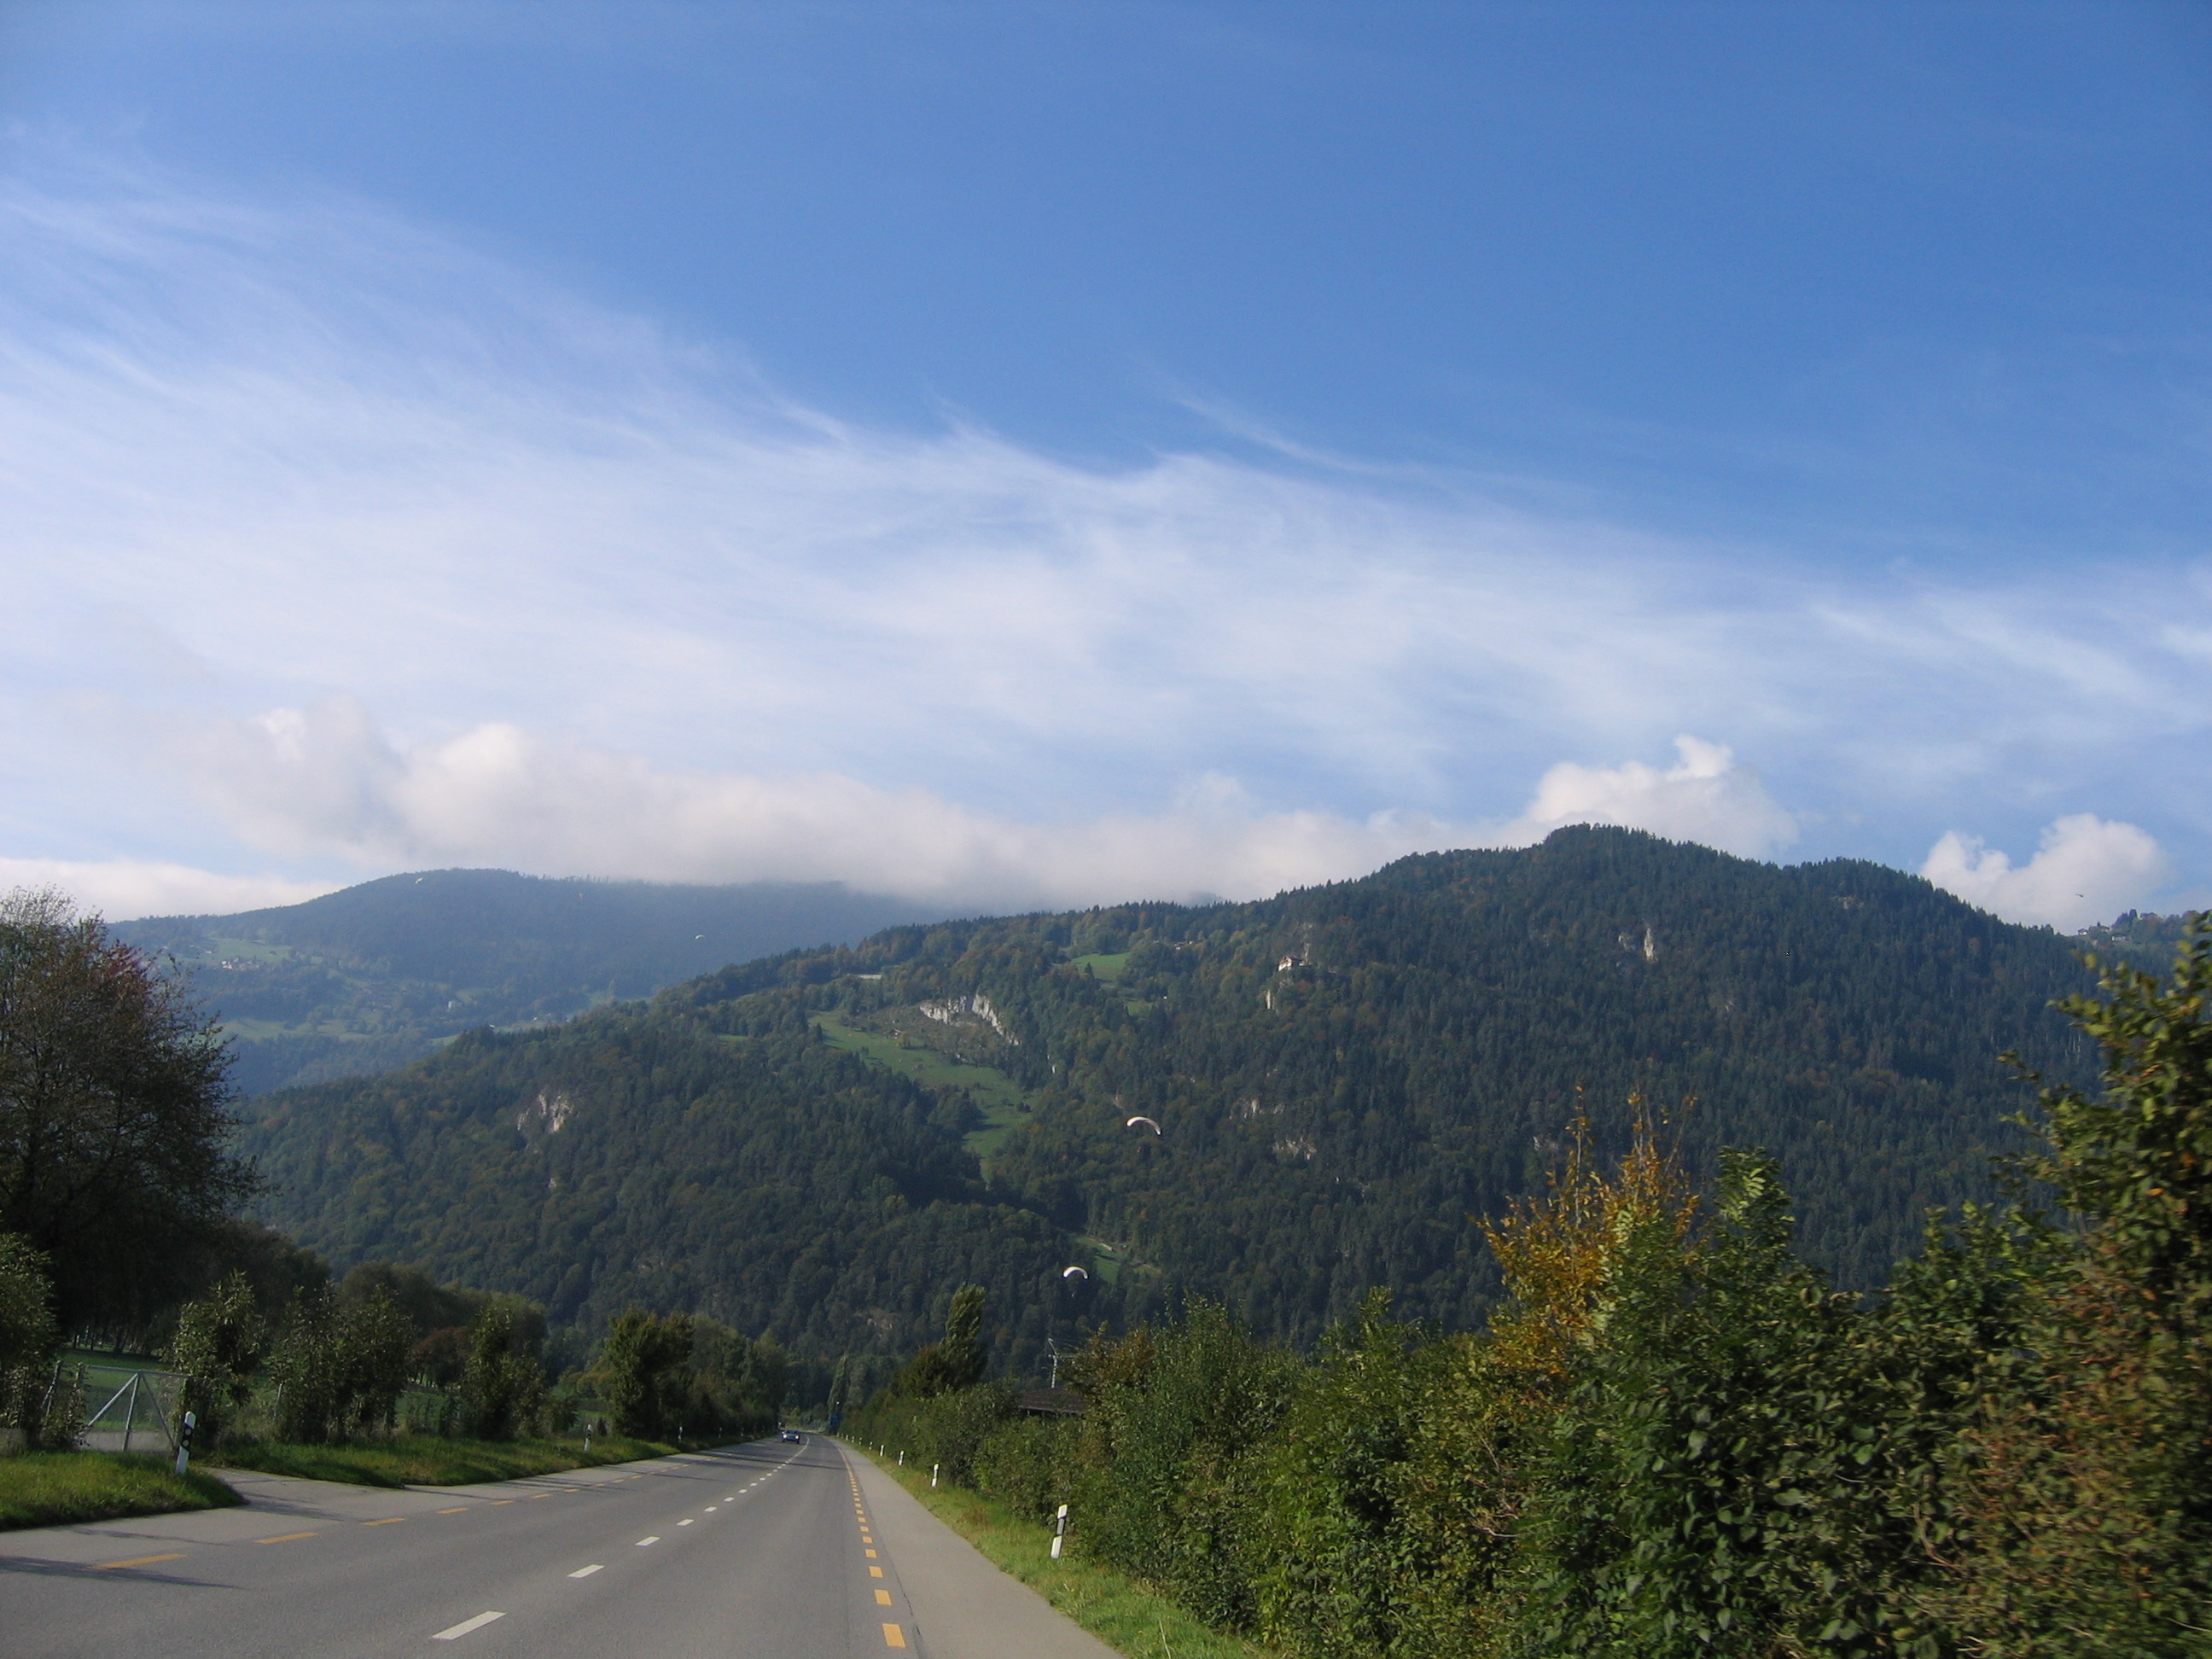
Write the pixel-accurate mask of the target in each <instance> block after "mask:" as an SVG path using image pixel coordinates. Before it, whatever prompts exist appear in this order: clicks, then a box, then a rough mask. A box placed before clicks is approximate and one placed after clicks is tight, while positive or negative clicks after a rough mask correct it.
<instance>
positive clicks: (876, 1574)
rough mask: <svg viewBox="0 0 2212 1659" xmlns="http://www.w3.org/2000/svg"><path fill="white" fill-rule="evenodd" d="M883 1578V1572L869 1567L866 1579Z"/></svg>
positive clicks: (877, 1568) (878, 1568)
mask: <svg viewBox="0 0 2212 1659" xmlns="http://www.w3.org/2000/svg"><path fill="white" fill-rule="evenodd" d="M883 1576H884V1570H883V1569H882V1568H881V1567H870V1568H869V1569H868V1577H871V1578H880V1577H883Z"/></svg>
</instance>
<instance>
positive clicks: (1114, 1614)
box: [842, 1442, 1275, 1659]
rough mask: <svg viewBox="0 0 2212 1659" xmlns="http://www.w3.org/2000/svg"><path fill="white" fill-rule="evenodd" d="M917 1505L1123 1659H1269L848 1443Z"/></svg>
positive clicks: (962, 1492) (1048, 1539) (991, 1502)
mask: <svg viewBox="0 0 2212 1659" xmlns="http://www.w3.org/2000/svg"><path fill="white" fill-rule="evenodd" d="M842 1444H843V1445H844V1446H845V1449H847V1450H848V1451H851V1452H854V1453H857V1454H858V1455H860V1456H862V1457H866V1458H867V1459H868V1460H869V1461H870V1462H872V1463H874V1464H875V1466H876V1467H877V1468H879V1469H881V1470H882V1471H883V1472H884V1474H888V1475H890V1477H891V1478H892V1479H894V1480H896V1481H897V1482H898V1483H899V1484H900V1485H901V1486H904V1487H905V1488H906V1489H907V1490H908V1492H912V1493H913V1494H914V1496H915V1498H918V1499H920V1500H921V1503H922V1504H923V1505H924V1506H925V1507H927V1509H928V1510H929V1512H930V1513H931V1514H933V1515H934V1516H936V1517H937V1518H938V1519H939V1520H940V1521H942V1522H945V1525H946V1526H948V1527H950V1528H952V1530H953V1531H955V1532H957V1533H958V1534H960V1535H961V1536H962V1537H963V1538H964V1539H966V1540H967V1541H969V1543H971V1544H973V1545H974V1546H975V1548H976V1550H977V1552H978V1553H980V1554H981V1556H982V1557H983V1559H985V1560H987V1561H988V1562H990V1564H991V1565H993V1566H994V1567H996V1568H998V1569H999V1570H1000V1571H1001V1572H1005V1573H1010V1574H1012V1576H1013V1577H1016V1578H1018V1579H1020V1580H1021V1582H1022V1583H1024V1584H1027V1585H1028V1586H1029V1587H1030V1589H1033V1590H1035V1591H1036V1593H1037V1594H1038V1595H1042V1596H1043V1597H1044V1599H1045V1600H1046V1601H1049V1602H1051V1603H1052V1605H1053V1606H1054V1607H1056V1608H1058V1609H1059V1610H1060V1612H1062V1613H1066V1615H1067V1616H1068V1617H1069V1618H1070V1619H1073V1620H1074V1621H1075V1622H1076V1623H1077V1624H1079V1625H1080V1626H1083V1628H1084V1629H1085V1630H1087V1631H1089V1632H1091V1634H1092V1635H1093V1636H1095V1637H1097V1638H1098V1639H1099V1640H1100V1641H1102V1642H1103V1643H1105V1644H1107V1645H1108V1646H1109V1647H1113V1648H1118V1649H1120V1650H1121V1651H1122V1652H1123V1653H1125V1654H1127V1655H1128V1656H1129V1659H1275V1656H1274V1653H1273V1650H1272V1649H1268V1648H1263V1647H1261V1646H1259V1645H1257V1644H1255V1643H1251V1642H1248V1641H1246V1640H1245V1639H1244V1638H1243V1637H1241V1636H1231V1635H1230V1634H1228V1633H1227V1632H1224V1631H1218V1630H1215V1629H1214V1628H1213V1627H1212V1626H1209V1625H1203V1624H1200V1622H1199V1621H1198V1620H1195V1619H1194V1618H1192V1617H1191V1616H1190V1614H1189V1613H1186V1612H1184V1611H1183V1610H1182V1608H1181V1607H1177V1606H1176V1604H1175V1603H1174V1602H1172V1601H1169V1600H1168V1599H1167V1598H1166V1597H1165V1596H1164V1595H1160V1594H1158V1592H1157V1591H1155V1590H1152V1589H1148V1588H1146V1585H1145V1584H1144V1583H1142V1582H1141V1581H1139V1580H1138V1579H1134V1578H1132V1577H1129V1576H1128V1575H1127V1573H1123V1572H1117V1571H1115V1570H1114V1569H1113V1568H1111V1567H1108V1566H1102V1565H1100V1564H1099V1563H1097V1562H1096V1561H1086V1560H1085V1559H1082V1558H1081V1557H1080V1556H1075V1555H1070V1556H1065V1557H1063V1558H1062V1559H1060V1560H1057V1561H1055V1560H1054V1559H1052V1533H1051V1531H1050V1530H1049V1529H1048V1528H1044V1527H1041V1526H1039V1525H1037V1524H1036V1522H1033V1521H1024V1520H1022V1519H1020V1518H1019V1517H1018V1516H1015V1515H1014V1514H1013V1513H1012V1511H1011V1510H1008V1509H1007V1508H1006V1505H1005V1504H1001V1503H1000V1502H999V1501H998V1500H997V1499H995V1498H986V1497H984V1496H983V1495H982V1494H981V1493H980V1492H969V1491H968V1490H967V1489H966V1488H964V1487H961V1486H939V1487H938V1488H936V1489H935V1490H932V1489H931V1487H930V1484H929V1481H928V1479H927V1476H925V1475H924V1474H922V1473H921V1471H920V1470H919V1469H902V1468H899V1467H897V1465H896V1464H894V1463H890V1462H885V1461H884V1459H882V1458H879V1457H877V1456H875V1455H873V1454H872V1453H870V1452H868V1451H866V1450H865V1449H862V1448H860V1447H859V1446H855V1445H854V1444H852V1443H850V1442H842Z"/></svg>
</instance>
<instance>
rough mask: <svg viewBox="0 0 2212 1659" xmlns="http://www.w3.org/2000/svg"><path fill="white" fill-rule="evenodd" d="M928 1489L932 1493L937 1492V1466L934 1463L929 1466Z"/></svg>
mask: <svg viewBox="0 0 2212 1659" xmlns="http://www.w3.org/2000/svg"><path fill="white" fill-rule="evenodd" d="M929 1489H930V1491H932V1492H935V1491H936V1490H937V1465H936V1464H934V1463H932V1464H931V1465H930V1466H929Z"/></svg>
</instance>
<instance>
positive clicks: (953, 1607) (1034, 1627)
mask: <svg viewBox="0 0 2212 1659" xmlns="http://www.w3.org/2000/svg"><path fill="white" fill-rule="evenodd" d="M839 1450H840V1451H841V1452H842V1454H843V1455H844V1458H845V1461H846V1463H847V1464H848V1466H849V1467H850V1468H851V1469H852V1471H853V1473H854V1476H855V1477H856V1478H857V1479H858V1480H859V1481H860V1492H861V1496H862V1498H864V1499H865V1500H866V1504H867V1506H868V1513H869V1515H870V1516H872V1518H873V1519H874V1521H875V1523H876V1528H877V1532H876V1536H878V1538H880V1539H882V1540H883V1542H884V1550H885V1553H887V1554H888V1555H889V1556H890V1563H891V1565H892V1567H893V1568H894V1569H895V1570H896V1572H897V1573H898V1577H899V1583H900V1585H901V1587H902V1589H903V1590H904V1591H905V1595H906V1599H907V1602H908V1606H910V1607H912V1609H913V1611H914V1620H915V1625H916V1626H917V1627H918V1628H919V1630H920V1632H921V1644H922V1650H923V1651H924V1652H926V1653H927V1655H928V1656H929V1659H1122V1656H1121V1654H1120V1653H1118V1652H1116V1651H1115V1650H1114V1649H1112V1648H1110V1647H1109V1646H1107V1645H1106V1644H1104V1643H1103V1642H1102V1641H1100V1640H1099V1639H1098V1638H1097V1637H1095V1636H1093V1635H1091V1633H1090V1632H1088V1631H1086V1630H1085V1629H1084V1628H1083V1627H1082V1626H1080V1625H1078V1624H1077V1623H1076V1622H1075V1621H1074V1620H1072V1619H1070V1618H1068V1617H1067V1616H1066V1614H1065V1613H1060V1612H1059V1611H1057V1610H1056V1609H1054V1607H1053V1606H1052V1604H1051V1603H1050V1602H1048V1601H1046V1600H1045V1599H1044V1598H1043V1597H1042V1595H1038V1594H1037V1593H1036V1591H1035V1590H1033V1589H1030V1588H1029V1586H1028V1585H1026V1584H1024V1583H1021V1582H1020V1581H1019V1580H1018V1579H1015V1578H1012V1577H1008V1576H1007V1575H1006V1574H1005V1573H1003V1572H1001V1571H999V1569H998V1568H997V1567H995V1566H994V1565H992V1564H991V1563H990V1562H989V1561H987V1560H986V1559H984V1558H983V1557H982V1556H981V1554H979V1553H977V1552H976V1550H975V1547H974V1546H973V1545H971V1544H969V1542H968V1541H967V1540H966V1539H964V1538H963V1537H961V1536H960V1534H957V1533H956V1532H954V1531H953V1530H952V1528H950V1527H948V1526H946V1525H945V1523H944V1522H942V1521H940V1520H939V1519H938V1518H937V1517H936V1516H933V1515H932V1514H931V1513H930V1512H929V1511H928V1510H926V1509H924V1508H923V1507H922V1506H921V1504H920V1503H919V1502H917V1501H916V1500H915V1498H914V1497H913V1496H912V1495H911V1494H909V1493H908V1492H907V1490H906V1488H905V1487H903V1486H900V1485H899V1483H898V1482H897V1481H896V1480H893V1479H892V1478H891V1477H890V1475H888V1474H884V1472H883V1471H882V1470H881V1469H879V1468H877V1467H876V1465H875V1464H874V1463H873V1462H872V1461H871V1460H869V1459H868V1458H866V1457H863V1456H861V1455H860V1454H858V1453H857V1452H854V1451H852V1450H851V1449H848V1448H844V1447H840V1448H839Z"/></svg>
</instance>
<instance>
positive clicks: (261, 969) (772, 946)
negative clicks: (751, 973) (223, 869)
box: [112, 870, 933, 1094]
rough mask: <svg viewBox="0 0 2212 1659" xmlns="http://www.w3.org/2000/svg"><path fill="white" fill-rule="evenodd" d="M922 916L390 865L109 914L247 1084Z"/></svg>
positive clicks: (816, 893)
mask: <svg viewBox="0 0 2212 1659" xmlns="http://www.w3.org/2000/svg"><path fill="white" fill-rule="evenodd" d="M931 914H933V913H932V912H930V911H928V910H927V909H926V908H921V907H917V906H915V905H912V904H908V903H906V902H902V901H900V900H897V899H891V898H884V897H881V896H875V895H872V894H865V893H855V892H852V891H850V890H848V889H846V888H844V887H842V886H840V885H838V884H836V883H829V882H824V883H816V884H787V883H773V882H764V883H756V884H750V885H744V886H732V887H696V886H678V885H669V884H654V883H650V882H607V881H571V880H551V879H546V878H538V877H533V876H519V875H516V874H514V873H513V872H510V871H506V870H428V871H424V872H421V873H420V874H410V875H404V876H387V877H386V878H383V879H382V880H380V881H371V882H364V883H363V884H361V885H360V886H358V887H349V888H347V889H346V890H344V891H343V892H337V893H330V894H326V895H325V896H323V897H321V898H319V899H311V900H309V901H308V902H307V903H305V904H294V905H288V906H285V907H283V908H279V909H271V910H251V911H246V912H245V913H243V914H241V915H228V916H158V917H152V918H149V919H147V920H145V921H125V922H118V923H116V924H115V925H114V927H113V928H112V933H114V935H115V937H117V938H118V939H124V940H126V941H128V942H129V943H131V944H133V945H138V946H140V947H142V948H143V949H146V950H149V951H156V952H160V953H163V954H166V955H168V956H171V957H174V958H175V959H176V961H177V963H178V964H179V966H180V967H181V968H182V969H184V970H185V973H187V974H188V975H191V977H192V979H193V980H194V981H195V982H194V987H193V988H194V990H195V991H196V992H197V993H198V994H200V995H201V996H203V997H204V998H205V999H206V1000H207V1002H208V1004H209V1005H210V1007H212V1008H213V1009H214V1010H216V1012H219V1013H220V1015H221V1016H222V1021H223V1024H224V1028H225V1030H226V1031H227V1032H228V1035H229V1036H231V1038H232V1041H233V1051H234V1056H235V1063H234V1069H233V1077H234V1080H235V1081H236V1082H237V1084H238V1085H239V1086H240V1088H241V1089H243V1090H244V1091H246V1093H247V1094H264V1093H267V1092H268V1091H270V1090H272V1089H279V1088H283V1087H286V1086H287V1085H294V1084H301V1083H314V1082H321V1081H324V1080H325V1079H330V1078H334V1077H346V1076H358V1075H363V1074H367V1073H376V1072H382V1071H388V1070H390V1069H392V1067H394V1066H404V1065H405V1064H407V1063H408V1062H409V1061H410V1060H420V1059H422V1057H423V1056H424V1055H425V1054H429V1053H431V1052H432V1051H433V1050H434V1049H435V1048H436V1046H437V1045H438V1044H439V1043H440V1042H442V1041H445V1040H447V1039H449V1038H451V1037H453V1036H455V1035H457V1034H459V1032H462V1031H465V1030H473V1029H475V1028H477V1027H478V1026H483V1025H494V1026H511V1025H528V1024H540V1025H544V1024H555V1023H557V1022H558V1021H560V1020H562V1019H566V1018H569V1017H570V1016H572V1015H574V1014H576V1013H578V1012H581V1011H583V1010H585V1009H587V1008H593V1007H598V1006H600V1005H602V1004H605V1003H607V1002H611V1001H614V1000H618V999H623V998H636V997H646V996H650V995H651V994H653V992H655V991H657V990H659V989H660V988H661V987H663V986H665V985H672V984H674V983H676V982H677V981H679V980H684V979H689V978H690V977H691V976H692V975H695V974H701V973H704V972H706V971H707V970H708V969H713V968H717V967H720V966H721V965H722V964H723V963H732V962H745V961H750V959H752V958H753V957H760V956H766V955H768V954H769V953H771V952H774V951H787V950H790V949H791V948H793V946H794V945H830V944H849V943H850V942H852V941H853V940H855V939H860V938H862V937H864V936H866V934H869V933H873V932H875V931H876V930H877V929H878V928H880V927H887V926H890V924H892V923H894V922H901V921H919V920H921V919H923V918H925V917H927V916H928V915H931Z"/></svg>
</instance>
